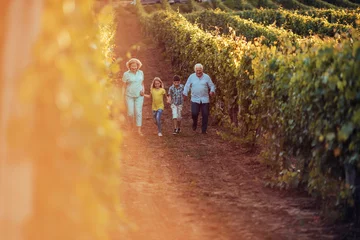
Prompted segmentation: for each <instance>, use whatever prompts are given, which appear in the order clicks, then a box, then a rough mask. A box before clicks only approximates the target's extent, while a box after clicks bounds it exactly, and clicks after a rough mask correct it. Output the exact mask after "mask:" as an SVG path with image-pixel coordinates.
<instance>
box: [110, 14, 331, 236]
mask: <svg viewBox="0 0 360 240" xmlns="http://www.w3.org/2000/svg"><path fill="white" fill-rule="evenodd" d="M120 16H121V17H120V18H119V22H118V31H117V54H118V56H122V57H124V58H126V57H125V56H126V53H127V52H131V55H132V57H137V58H139V59H140V60H141V61H142V63H143V68H142V70H143V71H144V73H145V84H146V88H147V91H148V90H149V84H150V82H151V80H152V79H153V78H154V77H155V76H158V77H160V78H161V79H163V80H164V82H165V84H166V86H165V87H166V88H168V87H169V86H170V84H171V78H172V76H173V74H174V73H173V72H172V69H171V64H170V62H168V61H167V60H166V59H165V57H164V56H165V53H163V52H161V49H159V48H157V46H156V45H154V44H153V43H152V42H151V41H150V40H149V39H146V38H144V37H143V36H142V35H141V32H140V29H141V28H140V26H139V23H138V20H137V19H136V16H135V15H134V14H132V13H131V12H130V11H128V10H122V11H121V13H120ZM135 46H137V47H135ZM124 66H125V63H124V62H123V63H122V69H123V70H125V69H124ZM205 67H206V66H205ZM205 72H206V69H205ZM143 112H144V113H143V118H144V119H143V126H144V133H145V136H144V137H139V136H137V134H135V133H132V132H126V137H125V139H124V143H123V166H122V168H123V176H122V189H121V198H122V201H123V209H124V213H125V215H126V216H127V219H128V221H129V223H130V224H129V225H127V226H125V227H124V228H122V229H121V234H120V235H121V236H116V237H115V238H114V239H131V240H138V239H146V240H152V239H154V240H155V239H156V240H160V239H164V240H176V239H179V240H188V239H196V240H205V239H206V240H208V239H229V240H230V239H231V240H237V239H240V240H242V239H315V238H316V239H335V237H334V236H333V235H332V234H330V230H329V229H326V228H325V227H324V226H323V225H322V223H321V222H320V221H318V218H317V212H316V211H315V210H314V209H313V207H312V206H313V202H312V201H311V199H309V198H306V197H300V196H299V195H298V194H297V196H289V195H290V194H289V193H281V192H278V191H274V190H271V189H268V188H265V187H264V186H263V185H264V184H263V181H262V180H263V178H262V177H261V176H262V175H263V174H262V173H263V172H264V167H263V166H262V165H260V163H259V156H258V155H257V154H256V153H254V154H249V153H245V152H246V151H244V149H242V148H241V146H238V145H235V144H229V143H227V142H225V141H223V140H222V139H221V138H220V137H218V136H217V134H216V129H215V126H210V127H209V128H210V129H209V132H208V134H207V135H202V134H199V133H193V132H192V130H191V118H190V112H189V103H187V104H186V106H185V109H184V120H183V127H182V133H181V134H180V135H177V136H173V135H172V124H171V112H170V109H169V107H168V106H166V107H165V111H164V114H163V129H164V130H163V134H164V137H162V138H160V137H158V136H157V130H156V127H155V125H154V123H153V121H152V116H151V103H150V100H149V99H146V100H145V104H144V109H143Z"/></svg>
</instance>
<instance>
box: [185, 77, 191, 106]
mask: <svg viewBox="0 0 360 240" xmlns="http://www.w3.org/2000/svg"><path fill="white" fill-rule="evenodd" d="M190 76H191V75H190ZM191 82H192V80H191V78H190V77H189V78H188V79H187V81H186V83H185V87H184V91H183V95H184V99H185V100H186V97H187V95H188V93H189V90H190V86H191Z"/></svg>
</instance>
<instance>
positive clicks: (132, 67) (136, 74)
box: [122, 58, 145, 136]
mask: <svg viewBox="0 0 360 240" xmlns="http://www.w3.org/2000/svg"><path fill="white" fill-rule="evenodd" d="M141 66H142V63H141V62H140V61H139V60H138V59H136V58H132V59H130V60H129V61H128V62H127V63H126V67H127V68H128V71H126V72H124V75H123V78H122V81H123V82H124V83H125V85H126V86H125V99H126V105H127V112H128V116H129V117H130V119H131V121H132V123H133V122H134V116H135V121H136V126H137V127H138V133H139V135H140V136H143V133H142V132H141V125H142V107H143V103H144V92H145V87H144V73H143V71H141V70H140V68H141Z"/></svg>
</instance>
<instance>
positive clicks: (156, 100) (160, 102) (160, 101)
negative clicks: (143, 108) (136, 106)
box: [151, 88, 166, 111]
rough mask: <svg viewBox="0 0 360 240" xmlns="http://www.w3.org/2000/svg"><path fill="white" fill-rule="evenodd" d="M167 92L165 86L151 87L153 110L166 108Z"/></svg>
mask: <svg viewBox="0 0 360 240" xmlns="http://www.w3.org/2000/svg"><path fill="white" fill-rule="evenodd" d="M165 94H166V91H165V89H163V88H159V89H156V88H153V89H151V96H152V110H154V111H156V110H159V109H162V110H164V95H165Z"/></svg>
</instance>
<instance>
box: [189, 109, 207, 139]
mask: <svg viewBox="0 0 360 240" xmlns="http://www.w3.org/2000/svg"><path fill="white" fill-rule="evenodd" d="M200 111H201V117H202V125H201V132H202V133H206V129H207V126H208V119H209V103H196V102H191V116H192V119H193V126H192V127H193V130H194V131H195V130H196V127H197V120H198V117H199V113H200Z"/></svg>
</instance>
